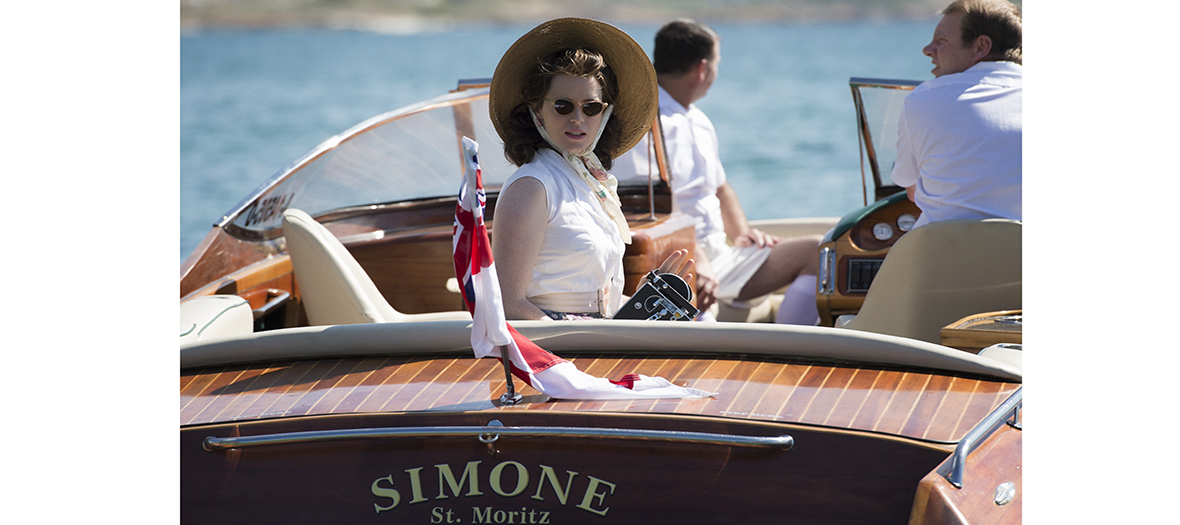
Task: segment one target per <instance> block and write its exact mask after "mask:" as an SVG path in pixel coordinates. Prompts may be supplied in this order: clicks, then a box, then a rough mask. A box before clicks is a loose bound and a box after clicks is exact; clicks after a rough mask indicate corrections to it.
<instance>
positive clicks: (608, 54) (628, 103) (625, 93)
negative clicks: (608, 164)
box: [488, 18, 659, 159]
mask: <svg viewBox="0 0 1180 525" xmlns="http://www.w3.org/2000/svg"><path fill="white" fill-rule="evenodd" d="M578 48H581V49H588V50H590V51H594V52H596V53H598V54H600V55H602V58H603V59H604V60H605V61H606V64H607V65H608V66H610V68H611V69H612V70H613V71H614V74H615V78H616V80H617V81H618V83H619V94H618V97H617V98H616V100H615V101H614V103H613V105H614V110H613V114H612V117H611V118H614V119H617V120H618V122H619V132H620V147H619V150H618V151H610V152H603V153H606V154H607V155H610V157H611V158H612V159H614V158H618V156H619V155H622V154H623V153H624V152H626V151H627V150H630V149H631V148H633V147H635V145H636V144H638V143H639V140H640V139H641V138H643V135H644V134H645V133H647V131H648V130H649V129H651V124H652V122H654V121H655V118H656V115H657V114H658V113H659V89H658V87H657V84H656V71H655V69H654V68H653V67H652V65H651V61H649V60H648V58H647V53H645V52H644V51H643V48H642V47H640V45H639V44H638V43H637V42H635V39H633V38H631V36H630V35H628V34H627V33H625V32H623V31H622V30H621V29H619V28H617V27H614V26H612V25H610V24H607V23H605V22H599V21H597V20H591V19H588V18H559V19H556V20H550V21H548V22H545V23H543V24H541V25H539V26H537V27H535V28H533V29H532V30H531V31H529V32H528V33H525V35H524V36H522V37H520V38H519V39H517V40H516V43H514V44H512V47H510V48H508V51H505V52H504V56H503V57H501V58H500V63H499V64H498V65H497V66H496V71H495V73H493V74H492V85H491V88H490V93H489V97H488V104H489V110H490V112H491V117H492V125H494V126H495V127H496V133H498V134H499V135H500V138H501V139H504V136H505V133H506V131H507V128H508V122H509V120H510V118H511V116H512V110H513V109H515V108H516V107H517V106H519V105H520V104H521V103H522V102H524V101H525V100H524V95H523V88H524V82H525V79H526V78H527V76H528V75H529V74H531V73H532V70H533V68H534V67H536V65H537V62H538V61H539V60H541V59H542V58H544V57H545V56H547V55H549V54H550V53H552V52H554V51H558V50H562V49H578Z"/></svg>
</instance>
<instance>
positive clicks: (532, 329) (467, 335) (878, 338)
mask: <svg viewBox="0 0 1180 525" xmlns="http://www.w3.org/2000/svg"><path fill="white" fill-rule="evenodd" d="M511 324H512V325H513V327H514V328H516V329H517V330H518V331H519V332H520V333H521V334H522V335H524V336H525V337H528V338H529V339H531V340H532V341H533V342H534V343H537V344H538V345H540V346H541V347H542V348H546V349H547V350H549V351H551V352H555V353H558V354H561V353H567V352H568V353H575V352H576V353H596V354H624V355H626V354H644V355H680V356H699V357H705V356H726V355H739V356H740V355H751V356H766V357H782V358H800V359H812V360H818V361H823V362H835V363H839V364H846V363H857V364H864V365H877V366H881V365H884V366H900V367H910V368H918V369H923V370H930V371H932V372H942V373H949V374H966V375H973V376H982V377H987V378H993V379H1001V380H1004V381H1011V382H1017V383H1020V382H1022V381H1023V373H1022V371H1021V370H1020V369H1019V368H1017V367H1014V366H1012V365H1009V364H1007V363H1002V362H999V361H995V360H992V359H988V358H985V357H980V356H977V355H975V354H971V353H968V352H963V351H961V350H956V349H953V348H948V347H944V346H940V345H936V344H933V343H927V342H925V341H917V340H914V339H908V338H903V337H897V336H891V335H883V334H876V333H872V332H861V331H856V330H851V329H845V328H829V327H818V326H817V327H811V326H794V325H775V324H765V325H763V324H752V323H674V322H658V321H657V322H649V321H621V320H613V321H609V322H606V323H604V322H603V321H598V320H592V321H562V322H560V323H554V322H551V321H513V322H512V323H511ZM392 341H396V342H397V344H392V343H391V342H392ZM452 354H467V355H471V322H470V321H428V322H407V323H373V324H358V325H331V326H306V327H296V328H285V329H280V330H271V331H266V332H256V333H252V334H248V335H242V336H237V337H226V338H220V339H213V340H208V341H198V342H195V343H190V344H187V345H184V346H182V347H181V349H180V368H181V369H182V370H183V369H190V368H203V367H213V366H225V365H235V364H247V363H257V362H265V361H281V360H301V359H309V358H331V357H363V356H391V355H436V356H442V355H452Z"/></svg>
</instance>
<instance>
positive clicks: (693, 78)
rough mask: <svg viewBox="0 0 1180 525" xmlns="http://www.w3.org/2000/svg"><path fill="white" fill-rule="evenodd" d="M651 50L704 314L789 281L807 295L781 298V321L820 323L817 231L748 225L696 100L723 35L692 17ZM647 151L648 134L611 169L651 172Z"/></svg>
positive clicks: (623, 174)
mask: <svg viewBox="0 0 1180 525" xmlns="http://www.w3.org/2000/svg"><path fill="white" fill-rule="evenodd" d="M654 55H655V56H654V60H653V64H654V66H655V70H656V78H657V82H658V83H659V87H660V90H659V91H660V124H661V126H662V127H663V132H664V139H665V145H666V146H667V156H668V163H669V170H670V171H671V172H672V195H673V198H674V199H675V201H676V205H677V207H678V209H679V210H680V211H682V212H684V213H686V214H688V215H689V216H692V217H693V218H694V219H695V220H696V241H697V253H696V254H695V255H694V259H695V260H696V268H695V270H696V280H697V288H698V290H697V298H698V301H697V306H698V308H700V309H701V311H702V312H705V311H706V310H707V309H708V308H709V307H710V306H711V305H712V304H713V303H714V302H715V301H718V300H720V301H724V302H726V303H727V304H731V305H734V306H737V307H743V306H747V305H748V304H757V302H758V301H759V300H761V299H762V297H764V296H766V295H767V294H769V293H770V292H772V291H774V290H777V289H779V288H781V287H783V286H786V285H791V289H792V290H795V289H798V291H800V292H803V293H801V294H799V293H796V294H791V293H790V290H789V291H788V296H789V297H796V298H799V297H801V298H802V300H796V302H797V303H798V304H797V305H787V304H786V303H787V301H784V308H782V309H780V318H781V319H783V320H784V321H790V322H794V323H797V324H815V323H816V322H817V321H818V320H819V313H818V311H817V309H816V304H815V281H816V279H815V274H816V266H817V260H818V254H817V251H816V250H817V247H818V246H819V242H820V236H818V235H816V236H804V237H796V238H791V239H783V240H780V239H779V238H778V237H775V236H773V235H768V234H766V233H764V232H762V231H759V230H757V229H755V228H751V227H750V225H749V224H748V223H747V222H746V215H745V213H744V212H743V211H742V207H741V202H740V201H739V200H738V197H737V194H736V193H735V192H734V190H733V187H732V186H730V184H729V182H728V181H727V180H726V177H725V169H724V168H723V167H722V166H721V159H720V157H719V156H718V142H717V132H716V130H715V129H714V128H713V123H712V122H711V121H710V120H709V117H707V116H705V113H704V112H702V111H701V110H700V109H699V108H698V107H697V106H695V105H693V102H695V101H697V100H699V99H700V98H701V97H704V96H705V94H706V93H707V92H708V90H709V87H710V86H712V85H713V81H714V80H715V79H716V78H717V73H718V63H719V62H720V61H721V41H720V38H719V37H718V36H717V33H715V32H714V31H713V30H712V29H711V28H709V27H708V26H706V25H704V24H702V23H700V22H697V21H695V20H683V19H682V20H674V21H672V22H669V23H667V24H665V25H664V26H663V27H662V28H660V30H659V32H657V33H656V38H655V52H654ZM649 154H650V152H649V146H648V143H647V140H646V139H644V140H643V141H641V142H640V143H639V144H638V145H637V146H636V147H635V148H634V149H632V150H631V151H630V152H628V153H626V154H624V155H623V156H621V157H620V158H619V159H617V160H616V161H615V167H614V169H612V170H611V173H613V174H615V176H616V177H618V178H619V180H626V179H634V178H635V177H636V175H637V174H641V175H646V174H647V173H649V172H650V156H649ZM729 241H732V246H731V245H730V244H729ZM705 315H706V314H702V316H705ZM703 318H704V319H708V317H707V316H706V317H703Z"/></svg>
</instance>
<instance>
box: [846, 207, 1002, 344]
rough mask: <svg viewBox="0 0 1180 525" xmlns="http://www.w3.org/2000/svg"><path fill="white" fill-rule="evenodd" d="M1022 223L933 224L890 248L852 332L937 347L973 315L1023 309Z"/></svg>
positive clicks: (998, 221) (970, 221) (855, 319)
mask: <svg viewBox="0 0 1180 525" xmlns="http://www.w3.org/2000/svg"><path fill="white" fill-rule="evenodd" d="M1021 295H1022V280H1021V223H1020V222H1019V221H1011V220H1005V219H986V220H953V221H940V222H933V223H930V224H927V225H924V226H921V227H918V228H915V229H914V230H912V231H910V232H909V233H906V234H905V235H904V236H902V238H901V239H899V240H898V241H897V243H896V244H894V245H893V248H891V249H890V250H889V255H888V256H886V257H885V261H884V262H883V263H882V264H881V269H880V270H879V271H878V272H877V275H876V277H874V278H873V284H872V285H871V286H870V287H869V293H868V295H867V296H866V297H865V301H864V304H863V305H862V306H861V309H860V312H859V313H857V315H856V317H855V318H853V319H852V321H850V322H849V323H848V325H847V328H853V329H856V330H863V331H868V332H876V333H880V334H888V335H898V336H902V337H908V338H911V339H918V340H922V341H927V342H931V343H936V344H937V343H939V329H940V328H942V327H943V326H946V325H948V324H950V323H952V322H954V321H956V320H958V319H961V318H963V317H966V316H968V315H972V314H978V313H982V312H991V311H998V310H1020V309H1021Z"/></svg>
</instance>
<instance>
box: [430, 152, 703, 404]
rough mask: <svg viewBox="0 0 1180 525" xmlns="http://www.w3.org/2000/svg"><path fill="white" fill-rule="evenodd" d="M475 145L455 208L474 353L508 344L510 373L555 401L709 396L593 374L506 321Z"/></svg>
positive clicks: (458, 262) (458, 264)
mask: <svg viewBox="0 0 1180 525" xmlns="http://www.w3.org/2000/svg"><path fill="white" fill-rule="evenodd" d="M478 151H479V145H478V144H477V143H476V142H475V141H474V140H471V139H470V138H467V137H463V152H464V155H463V157H464V164H465V166H464V177H463V185H462V186H461V187H460V188H459V202H458V204H457V205H456V207H455V229H454V236H453V239H452V244H453V248H454V261H455V277H456V278H457V279H458V280H459V283H460V284H461V288H462V293H461V294H462V296H463V303H464V305H465V306H466V307H467V310H468V311H469V312H471V319H472V324H471V349H472V350H473V351H474V352H475V357H477V358H483V357H488V356H493V357H498V358H502V357H503V356H501V355H500V348H501V347H506V348H507V349H508V354H509V362H510V363H511V365H512V367H511V368H512V375H514V376H516V377H518V378H520V380H521V381H524V382H525V383H526V384H528V385H529V386H531V387H533V388H534V389H536V390H537V391H539V392H541V393H543V394H545V395H548V396H549V397H553V398H559V399H656V398H701V397H709V396H711V395H713V394H711V393H709V392H705V391H703V390H698V389H694V388H685V387H679V386H676V385H674V384H672V383H671V382H669V381H667V380H665V379H663V378H659V377H648V376H645V375H641V374H627V375H626V376H624V377H623V379H621V380H619V381H611V380H608V379H604V378H598V377H594V376H591V375H589V374H587V373H585V372H582V371H580V370H578V368H577V367H576V366H575V365H574V364H573V363H571V362H569V361H566V360H565V359H562V358H560V357H558V356H557V355H554V354H553V353H550V352H549V351H547V350H545V349H543V348H541V347H539V346H537V345H536V343H533V342H532V341H530V340H529V339H528V338H527V337H525V336H523V335H521V334H520V332H517V331H516V329H515V328H512V326H511V325H509V324H508V321H507V319H506V317H505V316H504V302H503V299H501V296H500V281H499V278H498V277H497V276H496V264H495V262H494V261H493V260H492V246H491V243H490V242H488V230H487V227H486V226H485V225H484V206H485V205H486V204H487V195H486V194H485V193H484V189H483V178H482V176H481V173H480V169H479V158H478V155H477V153H478Z"/></svg>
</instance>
